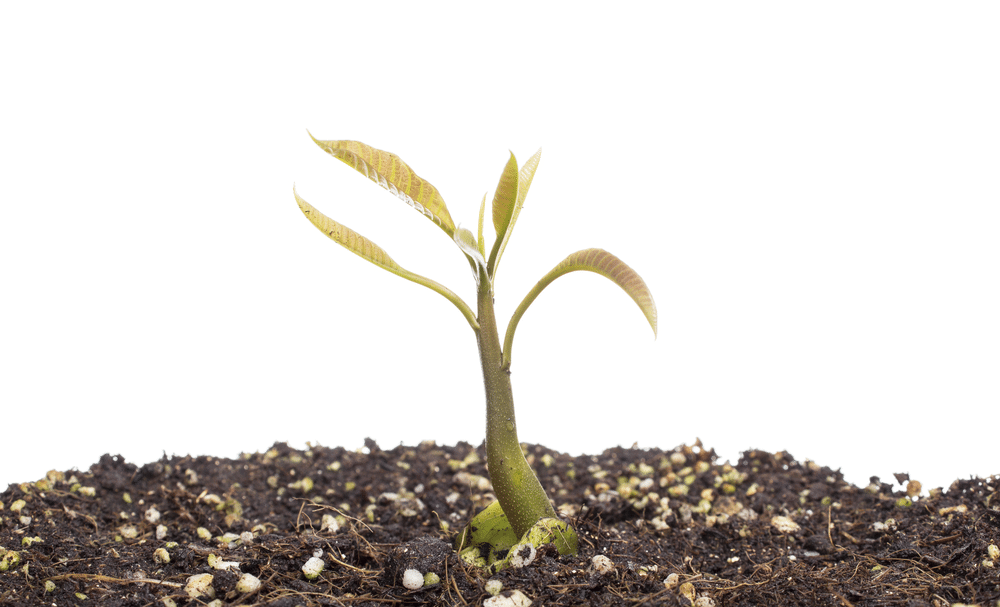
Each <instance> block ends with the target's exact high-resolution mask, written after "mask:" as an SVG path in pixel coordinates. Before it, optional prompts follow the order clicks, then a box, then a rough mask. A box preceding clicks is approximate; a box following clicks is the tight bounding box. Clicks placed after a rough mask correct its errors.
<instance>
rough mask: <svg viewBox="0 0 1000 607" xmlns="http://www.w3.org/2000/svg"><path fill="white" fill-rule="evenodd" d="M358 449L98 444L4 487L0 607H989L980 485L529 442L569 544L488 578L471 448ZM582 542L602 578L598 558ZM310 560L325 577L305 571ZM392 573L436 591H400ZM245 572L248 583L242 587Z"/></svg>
mask: <svg viewBox="0 0 1000 607" xmlns="http://www.w3.org/2000/svg"><path fill="white" fill-rule="evenodd" d="M366 444H367V446H366V448H365V449H362V450H360V451H348V450H345V449H342V448H336V449H330V448H326V447H319V446H316V447H312V448H311V449H310V450H308V451H297V450H293V449H290V448H289V447H287V446H286V445H283V444H277V445H275V446H274V447H272V448H271V449H270V450H268V451H267V452H266V453H255V454H253V455H245V456H243V457H241V458H240V459H237V460H228V459H220V458H214V457H182V458H181V457H173V458H164V459H162V460H160V461H158V462H155V463H152V464H149V465H146V466H142V467H136V466H134V465H132V464H129V463H127V462H125V461H124V460H123V459H122V458H121V457H116V456H110V455H107V456H104V457H102V458H101V461H100V462H98V463H97V464H95V465H94V466H92V467H91V469H90V470H89V471H88V472H79V471H68V472H65V473H60V472H56V471H53V472H50V473H49V474H48V476H47V478H46V479H43V480H40V481H37V482H32V483H23V484H21V485H11V486H10V487H8V489H7V490H6V491H5V492H3V493H2V494H0V508H2V509H0V553H4V552H6V554H2V556H0V559H2V560H0V564H3V563H5V564H6V565H5V567H6V569H7V571H5V572H2V573H0V605H69V604H72V605H111V606H116V605H157V606H160V605H170V604H171V601H174V602H175V603H176V604H177V605H203V604H208V603H210V601H211V599H210V598H209V597H204V596H203V597H201V598H192V597H190V596H189V594H188V592H186V590H185V587H186V585H187V584H188V580H189V578H191V576H193V575H196V574H206V573H207V574H211V575H212V576H213V577H212V580H211V588H212V590H213V592H214V596H215V599H216V601H217V602H216V603H215V605H240V604H244V605H272V606H275V607H278V606H288V607H291V606H294V605H306V606H310V605H352V606H355V605H356V606H361V605H371V606H376V605H378V606H384V605H482V604H483V602H484V600H485V599H487V598H489V596H490V595H489V594H488V593H487V592H486V590H485V584H486V582H487V581H488V580H490V579H496V580H499V581H501V582H502V583H503V589H504V591H512V590H520V591H521V592H523V593H524V594H525V595H527V597H529V598H530V599H532V600H533V602H534V605H536V606H540V605H622V606H638V605H685V606H686V605H691V604H692V603H693V604H695V605H698V606H708V605H712V604H714V605H717V606H720V607H722V606H729V605H810V606H812V605H836V606H839V607H846V606H850V605H856V606H859V607H860V606H874V605H902V606H910V607H918V606H932V607H943V606H947V605H951V604H953V603H970V604H978V605H983V606H987V605H988V606H990V607H993V606H994V605H997V604H998V600H1000V558H998V557H997V554H996V552H995V551H996V548H995V546H996V545H998V544H1000V495H998V493H997V492H998V488H1000V477H997V476H994V477H990V478H989V479H985V480H982V479H970V480H960V481H956V482H955V483H953V484H952V485H951V487H949V488H948V489H947V490H943V491H937V490H935V491H931V492H929V496H928V492H926V491H925V492H923V496H922V497H918V495H917V491H916V490H917V487H916V484H915V483H913V484H910V485H909V486H910V490H911V493H910V497H907V491H906V484H907V479H906V477H905V475H897V479H895V480H897V482H898V483H899V484H890V483H883V482H879V480H878V479H872V484H871V485H870V486H869V487H866V488H859V487H855V486H852V485H850V484H848V483H846V482H844V480H843V478H842V476H841V474H840V473H839V472H838V471H835V470H831V469H829V468H826V467H823V466H820V465H817V464H815V463H812V462H805V463H800V462H797V461H795V460H794V459H793V458H792V456H791V455H789V454H788V453H777V454H771V453H765V452H762V451H750V452H747V453H745V454H744V455H743V457H742V458H741V459H740V461H739V462H738V463H737V464H736V465H735V466H730V465H729V464H719V463H718V462H716V461H715V454H714V452H713V451H711V450H707V449H703V448H701V446H700V445H699V444H697V443H696V444H695V445H694V446H692V447H679V448H677V449H674V450H672V451H660V450H655V449H654V450H639V449H622V448H618V449H611V450H608V451H605V452H604V453H603V454H601V455H597V456H582V457H575V458H574V457H570V456H567V455H564V454H560V453H555V452H552V451H549V450H547V449H545V448H543V447H539V446H528V447H527V454H528V458H529V461H530V462H531V463H532V465H533V466H534V467H535V469H536V470H537V471H538V474H539V476H540V478H541V480H542V484H543V485H544V486H545V487H546V488H547V489H548V491H549V495H550V497H552V498H553V499H554V501H555V503H556V504H557V506H558V507H560V508H561V511H563V512H564V513H566V514H567V515H568V517H569V519H570V520H571V521H572V522H573V524H574V525H575V526H576V529H577V530H578V532H579V534H580V554H579V556H576V557H560V556H559V555H558V553H556V552H555V551H554V549H552V550H547V549H544V548H543V549H541V550H539V551H538V554H537V556H536V558H535V560H534V562H532V563H531V564H530V565H528V566H527V567H524V568H522V569H507V570H504V571H501V572H500V573H496V574H493V575H489V574H487V573H484V572H481V571H478V570H475V569H472V568H470V567H468V566H464V565H463V563H462V562H461V560H460V559H459V558H458V556H457V555H456V554H455V552H454V551H453V550H451V548H450V542H451V541H452V539H453V538H454V536H455V534H456V533H457V531H459V530H460V529H461V526H462V525H463V524H464V522H465V521H467V520H468V519H469V518H470V517H471V516H472V515H473V514H474V513H475V512H476V511H478V510H479V509H480V508H482V507H483V506H484V505H485V504H486V503H488V501H489V500H491V499H492V494H491V491H490V487H489V484H488V482H487V481H486V480H485V478H484V477H485V475H486V468H485V465H484V461H483V452H482V450H481V449H479V450H476V449H474V448H473V447H472V446H470V445H468V444H464V443H460V444H459V445H457V446H455V447H440V446H436V445H434V444H422V445H420V446H418V447H397V448H395V449H392V450H390V451H383V450H381V449H379V447H378V446H377V445H376V444H375V443H374V442H372V441H367V442H366ZM894 487H895V490H894ZM153 509H155V512H158V513H159V518H158V519H157V518H156V516H155V513H154V510H153ZM324 515H330V516H331V517H333V518H327V519H325V520H326V522H327V527H326V528H324V524H323V521H324ZM336 517H340V519H339V520H340V525H339V528H338V529H336V530H334V529H332V528H331V527H330V526H329V525H330V521H331V520H336ZM158 527H159V533H158ZM199 528H200V529H201V532H200V533H201V535H199ZM227 533H230V534H233V535H230V536H224V534H227ZM207 534H211V537H208V536H207ZM158 535H159V537H158ZM241 535H242V536H243V539H240V536H241ZM251 535H252V537H251ZM991 545H993V546H994V548H991V547H990V546H991ZM158 549H165V550H166V552H167V553H168V554H169V562H163V561H162V559H161V560H158V559H157V555H156V551H157V550H158ZM991 551H993V552H992V557H991ZM15 552H16V554H15ZM159 554H160V555H161V556H162V555H163V551H162V550H161V551H160V552H159ZM211 555H214V556H211ZM597 555H604V556H606V557H607V558H608V559H610V562H611V564H612V565H613V569H611V570H610V571H608V572H606V573H601V572H599V571H598V570H596V568H595V560H594V557H595V556H597ZM314 556H318V557H319V558H320V559H321V560H322V561H323V564H324V565H325V568H324V569H323V571H322V573H320V575H319V576H318V577H316V578H315V579H313V580H308V579H306V577H305V575H304V573H303V571H302V567H303V565H305V563H306V562H307V561H308V560H309V559H310V558H312V557H314ZM210 561H211V562H212V563H213V564H214V567H213V566H212V565H210ZM220 561H221V562H220ZM597 561H602V559H597ZM605 562H606V561H605ZM227 563H232V564H231V565H227ZM236 564H238V565H236ZM409 568H416V569H418V570H419V571H420V572H421V573H427V572H428V571H433V572H435V573H437V574H438V575H439V577H440V583H437V584H434V585H430V586H425V587H423V588H421V589H419V590H407V589H406V588H404V586H403V585H402V581H401V579H402V573H403V571H405V570H406V569H409ZM243 574H251V575H253V576H255V577H256V578H258V579H259V580H260V582H261V584H260V587H259V589H257V590H256V591H253V592H240V591H238V590H237V581H238V580H239V579H240V577H241V576H242V575H243Z"/></svg>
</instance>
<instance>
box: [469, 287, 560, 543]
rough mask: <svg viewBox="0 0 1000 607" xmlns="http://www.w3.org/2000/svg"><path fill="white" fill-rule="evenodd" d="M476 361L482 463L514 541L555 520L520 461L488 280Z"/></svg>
mask: <svg viewBox="0 0 1000 607" xmlns="http://www.w3.org/2000/svg"><path fill="white" fill-rule="evenodd" d="M477 301H478V311H479V313H478V320H479V329H478V330H477V331H476V339H477V341H478V342H479V359H480V361H481V362H482V365H483V383H484V385H485V386H486V464H487V466H488V467H489V472H490V481H491V482H492V483H493V490H494V491H495V492H496V494H497V500H498V501H499V502H500V507H501V508H503V511H504V514H506V515H507V520H508V521H509V522H510V524H511V527H513V529H514V533H515V534H517V536H518V537H520V536H521V535H523V534H524V532H525V531H527V530H528V529H529V528H531V526H532V525H534V524H535V523H536V522H538V521H539V520H540V519H543V518H546V517H553V518H555V517H556V513H555V510H554V509H553V508H552V504H550V503H549V498H548V496H547V495H545V490H544V489H542V484H541V483H540V482H538V477H536V476H535V473H534V471H533V470H532V469H531V467H530V466H529V465H528V462H527V461H526V460H525V459H524V454H523V453H522V452H521V443H520V442H519V441H518V440H517V421H516V420H515V418H514V394H513V392H512V391H511V385H510V372H509V371H506V370H504V369H503V368H502V367H501V364H502V359H503V357H502V352H501V350H500V338H499V335H498V334H497V322H496V315H495V313H494V311H493V290H492V288H491V287H490V281H489V280H488V279H487V278H486V277H482V279H481V280H480V286H479V289H478V292H477Z"/></svg>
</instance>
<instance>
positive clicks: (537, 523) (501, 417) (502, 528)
mask: <svg viewBox="0 0 1000 607" xmlns="http://www.w3.org/2000/svg"><path fill="white" fill-rule="evenodd" d="M310 137H312V135H310ZM313 141H314V142H315V143H316V145H318V146H319V147H320V148H321V149H322V150H324V151H325V152H327V153H328V154H330V155H331V156H333V157H334V158H337V159H338V160H341V161H343V162H344V163H346V164H347V165H349V166H351V167H353V168H354V169H355V170H356V171H358V172H359V173H361V174H363V175H365V176H366V177H368V178H369V179H371V180H372V181H374V182H375V183H377V184H379V185H380V186H382V187H383V188H385V189H387V190H389V191H390V192H391V193H393V194H394V195H396V196H397V197H398V198H400V199H402V200H403V201H404V202H405V203H406V204H408V205H410V206H411V207H413V208H414V209H416V210H417V211H419V212H420V213H421V214H423V215H424V216H425V217H427V218H428V219H429V220H431V222H433V223H434V225H436V226H437V227H438V228H440V229H441V230H442V231H443V232H444V233H445V234H446V235H447V236H448V237H449V238H450V239H452V240H453V241H454V242H455V244H456V245H458V248H459V249H460V250H461V251H462V253H463V254H464V255H465V258H466V260H467V261H468V263H469V266H470V268H471V269H472V274H473V276H474V277H475V279H476V311H475V312H474V311H473V310H472V308H470V307H469V305H468V304H466V303H465V302H464V301H463V300H462V299H461V298H460V297H459V296H458V295H456V294H455V293H454V292H452V291H451V290H449V289H448V288H447V287H445V286H443V285H441V284H440V283H438V282H435V281H433V280H431V279H429V278H425V277H424V276H421V275H419V274H415V273H413V272H410V271H409V270H406V269H404V268H402V267H401V266H400V265H399V264H397V263H396V262H395V261H393V259H392V258H391V257H389V255H388V254H387V253H386V252H385V251H384V250H383V249H382V248H380V247H379V246H378V245H376V244H375V243H373V242H372V241H370V240H368V239H367V238H365V237H364V236H362V235H360V234H358V233H357V232H355V231H353V230H351V229H350V228H348V227H346V226H344V225H341V224H339V223H337V222H336V221H334V220H332V219H330V218H329V217H327V216H326V215H324V214H322V213H321V212H319V211H318V210H316V208H315V207H313V206H312V205H310V204H309V203H308V202H306V201H305V200H303V199H302V198H301V197H300V196H299V195H298V193H297V192H296V193H295V199H296V201H297V202H298V205H299V209H301V210H302V212H303V213H304V214H305V216H306V217H307V218H308V219H309V221H311V222H312V224H313V225H314V226H316V227H317V228H318V229H319V230H320V231H321V232H323V233H324V234H326V235H327V236H328V237H329V238H330V239H331V240H333V241H334V242H336V243H337V244H339V245H341V246H343V247H344V248H346V249H347V250H349V251H351V252H352V253H355V254H356V255H358V256H360V257H362V258H363V259H365V260H367V261H369V262H371V263H373V264H375V265H376V266H378V267H380V268H382V269H384V270H387V271H389V272H392V273H393V274H396V275H397V276H401V277H403V278H405V279H407V280H410V281H412V282H415V283H417V284H419V285H423V286H425V287H427V288H428V289H431V290H432V291H434V292H436V293H439V294H441V295H442V296H444V298H445V299H447V300H448V301H450V302H451V303H452V304H454V305H455V307H456V308H458V309H459V311H460V312H461V313H462V315H463V316H464V317H465V320H466V321H467V322H468V323H469V326H470V327H471V328H472V330H473V332H474V333H475V335H476V342H477V344H478V346H479V358H480V362H481V364H482V369H483V383H484V384H485V387H486V463H487V468H488V470H489V476H490V481H491V482H492V484H493V489H494V491H495V492H496V496H497V501H495V502H493V503H492V504H491V505H490V506H488V507H487V508H486V509H484V510H483V511H482V512H480V513H479V514H477V515H476V516H475V517H474V518H473V519H472V521H471V522H470V523H469V525H468V526H467V527H466V528H465V530H463V531H462V533H461V534H459V536H458V538H457V541H456V548H457V549H458V550H459V551H460V553H461V554H462V556H463V558H464V559H466V560H467V561H468V562H470V563H473V564H476V565H480V566H485V567H491V568H492V569H494V570H496V569H499V568H502V567H505V566H508V565H510V564H512V563H513V564H514V565H515V566H516V565H518V564H520V565H522V566H523V564H525V563H526V562H530V558H526V557H528V556H529V555H533V554H534V547H537V546H540V545H541V544H545V543H553V544H555V546H556V548H557V549H558V550H559V552H560V553H561V554H576V552H577V543H578V540H577V534H576V531H575V530H574V529H573V528H572V527H571V526H570V525H569V524H567V523H566V522H565V521H562V520H561V519H559V517H558V516H557V515H556V512H555V510H554V509H553V507H552V504H551V503H550V502H549V498H548V496H546V494H545V490H544V489H542V486H541V483H540V482H539V481H538V478H537V477H536V476H535V474H534V472H533V471H532V470H531V467H530V466H529V465H528V462H527V461H526V460H525V457H524V454H523V453H522V452H521V446H520V442H519V441H518V438H517V422H516V420H515V417H514V397H513V394H512V392H511V383H510V365H511V349H512V347H513V341H514V331H515V330H516V329H517V325H518V322H520V320H521V317H522V316H523V315H524V313H525V311H526V310H527V309H528V306H530V305H531V303H532V302H533V301H534V300H535V298H537V297H538V295H539V294H540V293H541V292H542V290H544V289H545V287H547V286H548V285H549V284H551V283H552V281H554V280H555V279H556V278H559V277H560V276H562V275H564V274H567V273H569V272H575V271H577V270H586V271H589V272H595V273H597V274H600V275H601V276H604V277H605V278H608V279H610V280H611V281H612V282H614V283H615V284H617V285H618V286H619V287H621V288H622V289H623V290H624V291H625V292H626V293H627V294H628V295H629V296H630V297H631V298H632V299H633V300H634V301H635V303H636V304H637V305H638V306H639V309H640V310H641V311H642V313H643V314H644V315H645V317H646V320H647V321H648V322H649V325H650V327H652V329H653V335H654V336H655V335H656V304H655V303H654V302H653V296H652V294H650V292H649V289H648V288H647V287H646V283H645V282H643V280H642V278H641V277H640V276H639V275H638V274H637V273H636V272H635V271H634V270H632V268H630V267H629V266H627V265H626V264H625V263H624V262H622V261H621V260H620V259H618V258H617V257H615V256H614V255H612V254H611V253H608V252H607V251H603V250H601V249H584V250H581V251H577V252H576V253H573V254H571V255H569V256H568V257H566V259H564V260H563V261H561V262H560V263H558V264H557V265H556V266H555V267H554V268H552V270H551V271H549V273H548V274H546V275H545V276H543V277H542V279H541V280H539V281H538V283H537V284H536V285H535V286H534V288H532V289H531V291H529V292H528V294H527V295H526V296H525V298H524V299H523V300H522V301H521V303H520V305H518V307H517V309H516V310H515V311H514V314H513V316H512V317H511V319H510V321H509V322H508V324H507V331H506V334H505V336H504V341H503V347H501V345H500V339H499V334H498V333H497V324H496V317H495V314H494V310H493V284H494V281H495V279H496V273H497V267H498V266H499V265H500V258H501V257H502V256H503V252H504V250H505V249H506V247H507V244H508V242H509V241H510V236H511V232H512V231H513V229H514V224H515V223H516V222H517V219H518V216H519V215H520V213H521V209H522V207H523V205H524V199H525V197H526V196H527V195H528V188H529V187H531V181H532V179H533V178H534V175H535V170H536V169H537V168H538V162H539V160H540V159H541V153H542V151H541V150H538V152H536V153H535V155H534V156H532V157H531V158H530V159H528V161H527V162H525V163H524V164H523V165H522V166H521V167H520V168H519V167H518V165H517V160H516V158H515V157H514V154H513V153H512V154H511V155H510V160H509V161H508V162H507V165H506V166H505V167H504V169H503V173H502V174H501V176H500V182H499V184H498V185H497V188H496V191H495V193H494V195H493V205H492V215H493V227H494V229H495V231H496V238H495V239H494V241H493V244H492V247H491V249H490V252H489V255H487V254H486V242H485V239H484V237H483V222H484V216H485V212H486V196H485V195H484V196H483V200H482V202H481V203H480V206H479V225H478V228H479V229H478V234H477V235H474V234H472V232H471V231H469V230H467V229H464V228H460V227H457V226H456V225H455V222H454V221H453V220H452V217H451V214H450V213H449V212H448V207H447V206H446V205H445V202H444V200H443V199H442V197H441V195H440V193H439V192H438V190H437V188H435V187H434V186H433V185H431V184H430V183H429V182H428V181H426V180H424V179H423V178H421V177H419V176H418V175H417V174H416V173H415V172H414V171H413V169H411V168H410V167H409V166H408V165H407V164H406V163H405V162H403V160H402V159H401V158H400V157H399V156H396V155H395V154H391V153H389V152H385V151H382V150H378V149H375V148H373V147H371V146H368V145H365V144H363V143H360V142H358V141H320V140H317V139H316V138H315V137H313ZM293 191H294V190H293Z"/></svg>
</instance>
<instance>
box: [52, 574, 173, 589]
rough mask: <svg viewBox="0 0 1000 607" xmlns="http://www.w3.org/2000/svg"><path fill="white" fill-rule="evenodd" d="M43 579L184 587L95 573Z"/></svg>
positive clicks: (146, 579) (145, 579)
mask: <svg viewBox="0 0 1000 607" xmlns="http://www.w3.org/2000/svg"><path fill="white" fill-rule="evenodd" d="M45 579H46V580H49V581H53V582H55V581H59V580H91V581H94V582H107V583H110V584H159V585H160V586H170V587H171V588H183V587H184V584H178V583H177V582H167V581H165V580H153V579H150V578H135V579H134V580H126V579H123V578H118V577H109V576H107V575H97V574H96V573H63V574H60V575H54V576H52V577H50V578H45Z"/></svg>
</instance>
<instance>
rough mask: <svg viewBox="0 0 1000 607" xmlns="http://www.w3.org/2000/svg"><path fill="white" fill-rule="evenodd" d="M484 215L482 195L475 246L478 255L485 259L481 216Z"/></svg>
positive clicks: (484, 204)
mask: <svg viewBox="0 0 1000 607" xmlns="http://www.w3.org/2000/svg"><path fill="white" fill-rule="evenodd" d="M485 214H486V194H483V201H482V202H481V203H479V240H478V241H477V242H476V245H477V246H478V247H479V254H480V255H482V256H483V258H484V259H485V258H486V241H485V240H483V216H484V215H485Z"/></svg>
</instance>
